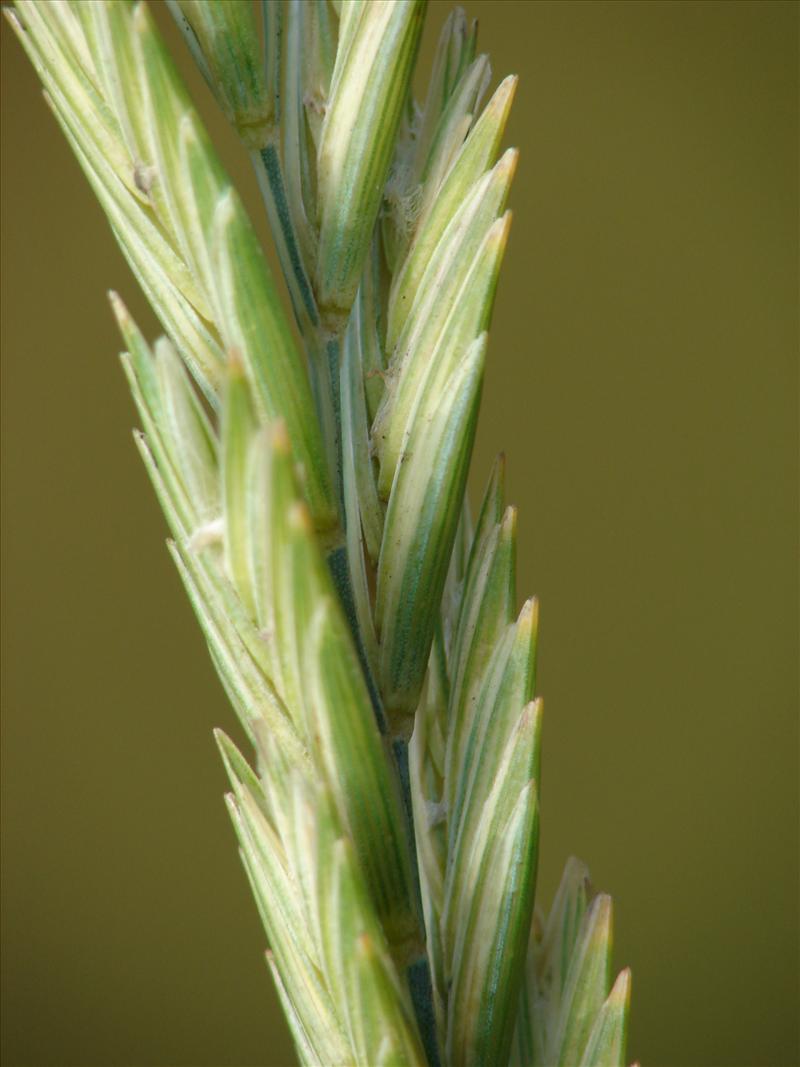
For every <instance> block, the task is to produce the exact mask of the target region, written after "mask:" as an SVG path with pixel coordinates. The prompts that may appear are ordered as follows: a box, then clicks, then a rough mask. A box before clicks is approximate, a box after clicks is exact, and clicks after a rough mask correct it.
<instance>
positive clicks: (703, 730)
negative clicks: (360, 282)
mask: <svg viewBox="0 0 800 1067" xmlns="http://www.w3.org/2000/svg"><path fill="white" fill-rule="evenodd" d="M448 9H449V5H447V4H444V3H434V4H433V5H432V7H431V11H430V20H429V27H428V40H427V45H426V48H425V50H424V52H423V57H422V62H423V69H425V64H426V63H427V61H428V58H429V56H430V52H431V49H432V45H433V42H434V40H435V37H436V34H437V32H438V27H439V26H440V25H441V22H442V21H443V18H444V16H445V15H446V13H447V10H448ZM467 10H468V13H469V14H470V15H476V16H478V17H479V18H480V19H481V23H482V45H483V47H484V48H485V49H488V50H489V51H490V52H491V54H492V59H493V64H494V70H495V72H496V74H497V75H498V76H499V75H502V74H504V73H506V72H508V71H518V72H519V74H520V75H521V82H520V88H519V95H518V99H517V103H516V108H515V112H514V117H513V120H512V122H511V127H510V131H509V137H508V141H509V143H515V144H519V145H520V146H521V148H522V158H521V164H520V168H519V172H518V177H517V181H516V186H515V190H514V193H513V197H512V206H513V208H514V211H515V216H516V217H515V223H514V228H513V231H512V239H511V244H510V248H509V252H508V255H507V260H506V265H505V270H504V277H503V281H502V283H501V287H500V291H499V296H498V301H497V306H496V312H495V320H494V325H493V339H492V345H491V363H490V370H489V372H488V377H487V381H486V388H485V407H484V411H483V415H482V422H481V427H480V433H479V440H478V444H477V448H476V455H475V464H474V475H473V482H472V491H473V494H477V493H478V492H480V490H481V487H482V485H483V483H484V481H485V479H486V476H487V474H488V471H489V467H490V463H491V461H492V458H493V456H494V455H495V453H496V452H497V451H498V450H500V449H501V448H502V449H505V450H506V451H507V454H508V457H509V476H508V481H509V494H510V499H511V500H512V501H515V502H517V503H518V504H519V506H520V530H521V543H520V571H521V574H520V595H521V596H522V595H523V594H526V593H528V592H530V591H535V592H536V593H537V594H538V595H539V596H540V598H541V609H542V625H541V645H540V684H539V689H540V691H541V692H542V693H543V694H544V696H545V701H546V708H547V718H546V729H545V751H544V779H543V789H544V800H543V829H542V853H541V863H540V872H541V873H540V886H541V897H540V899H541V900H542V901H543V902H545V903H548V902H549V900H550V898H551V895H552V892H553V890H554V888H555V885H556V884H557V880H558V877H559V874H560V870H561V868H562V865H563V863H564V860H565V859H566V857H567V855H568V854H569V853H571V852H575V853H577V854H578V855H580V856H581V857H582V858H584V859H585V860H586V861H587V863H588V864H589V865H590V867H591V870H592V873H593V876H594V881H595V883H596V884H597V886H598V887H602V888H603V889H605V890H608V891H610V892H611V893H613V895H614V898H615V902H616V960H615V962H616V964H617V965H618V966H619V967H621V966H623V965H624V964H630V965H631V966H632V967H633V974H634V994H633V1024H632V1032H631V1038H630V1047H629V1053H630V1056H629V1058H630V1059H631V1060H632V1059H633V1058H640V1059H641V1060H642V1061H643V1063H645V1064H648V1065H661V1067H670V1065H698V1067H700V1065H702V1067H711V1065H731V1067H733V1065H737V1067H740V1065H741V1067H744V1065H770V1067H772V1065H789V1064H794V1063H797V1062H798V1045H797V1005H798V976H797V966H798V910H797V909H798V899H799V898H798V765H797V763H798V725H797V718H796V696H797V689H796V684H797V675H796V652H797V638H798V635H797V619H796V612H795V603H796V599H795V598H796V591H797V553H796V549H797V542H796V529H797V527H796V520H797V466H796V459H797V452H796V444H797V438H796V404H797V362H796V361H797V349H796V342H797V319H796V295H797V290H796V283H797V258H796V254H797V244H796V242H797V167H796V164H797V127H796V120H797V7H796V6H795V5H794V4H791V3H755V4H749V3H593V4H582V3H555V4H550V3H536V4H535V3H523V2H505V3H500V2H497V0H495V2H491V3H489V2H486V3H478V2H474V3H468V4H467ZM159 17H160V18H161V20H162V23H163V24H164V26H165V29H166V30H167V32H168V34H169V37H170V39H171V40H172V41H173V42H174V43H175V46H176V52H177V54H178V56H179V59H180V62H181V64H182V66H183V67H184V69H188V77H189V79H190V81H191V85H192V87H193V88H194V89H196V91H197V98H198V100H199V101H200V105H201V108H202V110H203V113H204V114H205V115H206V117H207V120H208V122H209V123H210V125H211V127H212V128H213V132H214V134H215V135H216V136H217V137H218V138H219V143H220V144H221V145H222V148H223V152H224V155H225V158H226V160H227V162H228V165H229V167H230V168H231V169H232V170H233V171H234V172H235V175H236V177H237V179H238V180H239V181H240V184H241V187H242V188H243V189H244V191H245V193H246V196H247V197H248V198H249V202H250V204H251V205H252V210H253V212H254V213H257V212H259V210H260V209H259V205H258V201H257V196H256V194H255V183H254V180H253V178H252V176H251V175H250V173H249V170H248V165H247V163H246V161H245V159H244V158H243V155H242V153H241V152H240V150H239V148H238V146H237V145H236V143H235V141H234V139H233V137H232V136H231V134H230V133H229V131H228V130H227V129H226V128H225V126H224V124H223V122H222V120H221V118H220V116H219V114H218V113H217V111H216V109H215V107H214V105H213V102H212V101H211V99H210V97H209V94H208V93H207V92H206V90H205V87H204V86H203V85H202V84H201V83H200V82H199V79H198V78H197V77H196V76H195V74H194V72H193V71H192V70H191V69H190V68H189V65H188V64H187V62H186V56H185V54H184V51H183V49H182V47H181V46H180V43H179V42H177V40H176V35H175V33H174V32H173V31H172V27H171V25H170V23H169V19H168V17H167V13H166V11H165V9H163V8H161V9H160V11H159ZM2 34H3V44H2V47H3V52H2V59H3V68H2V78H3V81H2V107H3V112H2V114H3V142H4V149H3V161H2V162H3V173H2V177H3V184H2V198H3V199H2V203H3V285H4V289H3V294H4V298H3V369H4V389H3V437H4V448H3V464H4V478H3V497H4V511H3V517H4V528H5V533H4V539H3V553H4V560H3V562H4V586H5V591H4V613H5V614H4V626H3V668H4V671H3V674H4V707H3V711H4V719H3V721H4V745H3V815H4V831H3V832H4V849H3V851H4V855H3V859H4V876H3V913H4V933H3V996H4V1012H3V1045H2V1047H3V1056H4V1062H5V1063H6V1064H8V1065H20V1067H23V1065H25V1067H28V1065H29V1067H34V1065H53V1067H55V1065H66V1064H75V1065H87V1067H88V1065H101V1064H102V1065H123V1064H125V1065H127V1064H140V1065H166V1064H176V1065H177V1064H181V1065H184V1064H185V1065H189V1064H196V1065H201V1064H203V1065H205V1064H208V1065H233V1064H264V1065H284V1064H290V1063H292V1062H293V1056H292V1052H291V1045H290V1042H289V1039H288V1037H287V1033H286V1030H285V1027H284V1024H283V1022H282V1020H281V1018H280V1015H279V1012H278V1009H277V1006H276V1000H275V996H274V994H273V991H272V988H271V983H270V979H269V977H268V974H267V971H266V968H265V966H264V963H263V957H262V952H263V948H264V943H263V937H262V933H261V930H260V926H259V923H258V920H257V917H256V911H255V907H254V905H253V903H252V901H251V898H250V894H249V890H248V887H247V884H246V882H245V878H244V876H243V873H242V871H241V869H240V867H239V864H238V860H237V856H236V847H235V844H234V837H233V833H232V831H231V829H230V827H229V825H228V822H227V815H226V813H225V810H224V807H223V804H222V793H223V790H224V788H225V781H224V776H223V771H222V768H221V766H220V762H219V759H218V757H217V754H216V751H215V748H214V744H213V741H212V738H211V729H212V727H213V726H215V725H218V724H222V725H224V726H225V727H226V728H228V729H232V714H231V712H230V711H229V709H228V707H227V705H226V701H225V698H224V696H223V693H222V691H221V689H220V687H219V685H218V683H217V681H216V679H215V677H214V674H213V672H212V669H211V666H210V664H209V661H208V658H207V656H206V654H205V649H204V647H203V642H202V640H201V638H200V634H199V631H198V628H197V626H196V625H195V622H194V619H193V617H192V615H191V612H190V609H189V606H188V604H187V602H186V599H185V597H184V594H183V591H182V589H181V587H180V584H179V581H178V579H177V577H176V575H175V574H174V573H173V569H172V566H171V564H170V561H169V559H168V557H167V553H166V550H165V548H164V536H165V524H164V521H163V520H162V518H161V516H160V514H159V511H158V508H157V506H156V503H155V500H154V497H153V494H152V492H151V489H150V487H149V485H148V483H147V480H146V476H145V474H144V471H143V469H141V467H140V464H139V460H138V458H137V455H136V453H135V451H134V448H133V445H132V442H131V438H130V427H131V425H132V424H133V423H134V422H135V416H134V413H133V408H132V404H131V401H130V400H129V397H128V395H127V390H126V386H125V383H124V380H123V376H122V374H121V372H120V369H119V366H118V363H117V361H116V359H115V354H116V352H117V351H118V350H119V347H120V343H119V339H118V337H117V335H116V332H115V328H114V325H113V323H112V319H111V315H110V314H109V312H108V309H107V306H106V303H105V296H104V293H105V290H106V289H107V288H109V287H113V288H117V289H119V290H120V291H121V292H122V294H123V295H124V298H125V300H126V301H127V302H128V303H129V305H130V306H131V308H132V310H133V312H134V313H135V315H136V316H137V317H138V318H139V320H140V322H141V323H142V324H143V326H144V327H145V328H146V330H147V332H148V333H149V334H150V335H151V336H152V335H154V334H155V332H156V325H155V321H154V319H153V317H152V315H151V314H150V313H149V312H148V311H147V309H146V307H145V305H144V301H143V300H142V298H141V297H140V296H139V294H138V291H137V287H136V284H135V283H134V281H133V279H132V278H131V276H130V275H129V272H128V270H127V269H126V267H125V265H124V263H123V261H122V258H121V256H120V254H119V253H118V251H117V249H116V246H115V244H114V241H113V239H112V237H111V234H110V231H109V230H108V227H107V225H106V223H105V221H104V219H103V218H102V216H101V213H100V211H99V209H98V208H97V206H96V205H95V203H94V201H93V199H92V196H91V194H90V192H89V190H88V186H87V185H86V184H85V182H84V179H83V177H82V175H81V174H80V172H79V170H78V167H77V165H76V163H75V162H74V161H73V159H72V157H71V155H70V153H69V151H68V149H67V147H66V145H65V143H64V141H63V140H62V137H61V135H60V133H59V132H58V130H57V128H56V125H55V123H54V121H53V119H52V118H51V117H50V115H49V113H48V112H47V109H46V108H45V106H44V103H43V102H42V100H41V97H40V94H39V91H38V87H37V82H36V79H35V77H34V75H33V72H32V70H31V69H30V68H29V66H28V64H27V61H26V60H25V58H24V56H23V53H22V51H21V49H20V47H19V46H18V44H17V43H16V41H15V40H14V39H13V35H12V34H11V33H10V32H9V30H8V28H7V27H6V26H5V25H4V26H3V31H2ZM259 225H262V224H261V222H260V221H259ZM262 232H263V225H262Z"/></svg>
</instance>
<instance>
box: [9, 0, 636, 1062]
mask: <svg viewBox="0 0 800 1067" xmlns="http://www.w3.org/2000/svg"><path fill="white" fill-rule="evenodd" d="M168 6H169V8H170V10H171V11H172V13H173V15H174V16H175V18H176V21H177V22H178V25H179V26H180V28H181V30H182V31H183V33H184V36H185V38H186V40H187V43H188V45H189V47H190V49H191V52H192V55H193V56H194V59H195V60H196V62H197V64H198V66H199V67H200V69H201V71H202V73H203V75H204V77H205V79H206V81H207V82H208V84H209V86H210V88H211V90H212V92H213V93H214V95H215V97H216V99H217V101H218V102H219V104H220V106H221V107H222V109H223V110H224V112H225V113H226V115H227V116H228V118H229V119H230V121H231V123H232V124H233V126H234V128H235V129H236V130H237V132H238V133H239V135H240V137H241V139H242V142H243V143H244V145H245V147H246V148H247V149H248V151H249V152H250V153H251V156H252V159H253V162H254V164H255V166H256V171H257V174H258V176H259V182H260V184H261V188H262V192H263V194H264V199H265V204H266V208H267V212H268V216H269V220H270V224H271V227H272V230H273V235H274V238H275V244H276V249H277V252H278V256H279V259H280V261H281V266H282V270H283V273H284V277H285V280H286V283H287V288H288V291H289V296H290V299H291V303H292V307H293V311H294V314H295V319H296V324H297V326H298V329H299V333H300V337H301V341H302V346H303V348H304V350H305V351H304V353H303V354H302V355H301V354H300V352H298V350H297V348H296V346H295V343H294V341H293V339H292V335H291V331H290V328H289V326H288V323H287V322H286V320H285V317H284V315H283V312H282V311H281V308H280V304H279V302H278V299H277V297H276V294H275V291H274V287H273V285H272V282H271V279H270V276H269V273H268V270H267V268H266V264H265V261H264V259H263V254H262V250H261V248H260V247H259V245H258V242H257V240H256V238H255V235H254V231H253V229H252V227H251V225H250V223H249V221H248V219H247V216H246V214H245V212H244V209H243V207H242V205H241V203H240V201H239V199H238V196H237V194H236V193H235V191H234V190H233V188H232V187H231V185H230V182H229V180H228V178H227V176H226V175H225V173H224V171H223V169H222V167H221V165H220V163H219V161H218V159H217V157H216V154H215V152H214V150H213V148H212V146H211V144H210V143H209V139H208V137H207V135H206V133H205V131H204V129H203V126H202V124H201V122H200V120H199V119H198V117H197V115H196V114H195V112H194V110H193V108H192V106H191V104H190V102H189V100H188V96H187V94H186V91H185V89H184V88H183V86H182V84H181V82H180V79H179V78H178V76H177V74H176V72H175V70H174V68H173V66H172V63H171V61H170V59H169V57H168V55H167V53H166V51H165V49H164V46H163V44H162V42H161V39H160V37H159V34H158V32H157V30H156V28H155V25H154V23H153V21H152V18H151V16H150V15H149V13H148V11H147V8H146V6H145V5H144V4H143V3H136V4H129V3H127V2H121V0H95V2H92V3H81V2H76V0H69V2H60V0H38V2H34V0H17V3H16V11H17V16H16V28H17V30H18V32H19V34H20V37H21V39H22V40H23V43H24V44H25V47H26V48H27V50H28V52H29V54H30V56H31V58H32V60H33V62H34V64H35V65H36V68H37V70H38V71H39V73H40V76H41V78H42V81H43V83H44V85H45V88H46V90H47V94H48V99H49V102H50V104H51V106H52V108H53V110H54V112H55V114H56V117H57V118H58V120H59V123H60V124H61V126H62V128H63V130H64V132H65V134H66V136H67V138H68V139H69V141H70V144H71V145H72V147H73V149H74V151H75V153H76V155H77V157H78V159H79V161H80V163H81V166H82V167H83V169H84V171H85V172H86V174H87V177H88V178H89V180H90V182H91V183H92V186H93V188H94V190H95V192H96V194H97V196H98V199H99V200H100V202H101V204H102V206H103V208H104V210H105V211H106V213H107V215H108V217H109V220H110V222H111V225H112V228H113V230H114V233H115V235H116V237H117V240H118V241H119V243H120V246H121V248H122V250H123V252H124V254H125V255H126V257H127V259H128V262H129V263H130V265H131V267H132V269H133V271H134V273H135V274H136V276H137V278H138V279H139V281H140V282H141V284H142V287H143V289H144V291H145V293H146V294H147V296H148V298H149V299H150V301H151V303H152V304H153V307H154V309H155V311H156V313H157V314H158V316H159V318H160V320H161V323H162V325H163V328H164V330H165V332H166V334H167V337H166V338H161V339H160V340H158V341H157V342H156V344H155V345H154V346H153V348H152V349H151V348H150V346H149V345H148V344H147V343H146V342H145V340H144V338H143V337H142V335H141V334H140V332H139V331H138V329H137V328H136V326H135V325H134V323H133V322H132V320H131V319H130V316H129V315H128V313H127V312H126V310H125V308H124V306H123V305H122V303H121V301H120V300H119V298H118V297H116V296H114V297H112V302H113V304H114V309H115V313H116V315H117V319H118V322H119V324H120V328H121V331H122V334H123V336H124V338H125V343H126V346H127V350H128V351H127V352H126V353H125V354H124V355H123V364H124V366H125V370H126V373H127V375H128V379H129V382H130V386H131V390H132V393H133V396H134V399H135V402H136V405H137V409H138V412H139V417H140V419H141V425H142V431H143V432H141V433H137V435H136V441H137V445H138V448H139V450H140V452H141V455H142V458H143V460H144V463H145V465H146V467H147V470H148V472H149V474H150V476H151V479H152V481H153V484H154V487H155V490H156V492H157V495H158V497H159V500H160V502H161V505H162V507H163V509H164V512H165V515H166V517H167V520H168V522H169V526H170V529H171V534H172V539H171V541H170V551H171V553H172V555H173V558H174V560H175V563H176V566H177V568H178V570H179V572H180V574H181V577H182V579H183V581H184V584H185V586H186V589H187V593H188V595H189V597H190V600H191V602H192V604H193V606H194V609H195V612H196V614H197V617H198V620H199V622H200V625H201V627H202V629H203V632H204V635H205V637H206V640H207V643H208V647H209V650H210V653H211V656H212V659H213V661H214V664H215V666H216V668H217V671H218V673H219V676H220V679H221V681H222V683H223V685H224V687H225V690H226V692H227V693H228V695H229V697H230V700H231V703H232V704H233V706H234V708H235V710H236V712H237V713H238V715H239V718H240V720H241V723H242V725H243V727H244V730H245V732H246V734H247V737H248V739H249V741H250V742H251V743H252V745H253V748H254V752H255V764H254V767H253V766H251V765H250V763H249V762H248V761H247V760H246V759H245V757H244V756H243V755H242V754H241V753H240V752H239V751H238V749H237V748H236V747H235V746H234V744H233V743H232V742H231V741H230V740H229V739H228V738H227V737H226V736H225V734H223V733H221V732H219V733H218V735H217V739H218V743H219V746H220V751H221V754H222V758H223V761H224V764H225V767H226V770H227V773H228V777H229V779H230V784H231V792H230V794H229V796H228V798H227V801H228V807H229V810H230V813H231V818H232V820H233V824H234V827H235V829H236V833H237V836H238V839H239V844H240V851H241V855H242V860H243V863H244V866H245V869H246V871H247V875H248V878H249V880H250V883H251V886H252V890H253V893H254V896H255V899H256V902H257V905H258V908H259V912H260V914H261V917H262V920H263V923H264V926H265V930H266V934H267V938H268V941H269V944H270V951H269V953H268V959H269V963H270V967H271V969H272V972H273V975H274V977H275V982H276V985H277V988H278V992H279V995H280V997H281V1000H282V1003H283V1006H284V1009H285V1011H286V1015H287V1018H288V1020H289V1023H290V1026H291V1028H292V1032H293V1034H294V1037H295V1041H296V1044H297V1049H298V1053H299V1055H300V1057H301V1059H302V1061H303V1062H304V1063H309V1064H312V1063H313V1064H323V1065H326V1067H327V1065H336V1064H340V1065H351V1064H360V1065H365V1067H373V1065H378V1064H398V1065H399V1064H409V1065H412V1064H414V1065H417V1064H419V1065H424V1064H428V1065H431V1067H433V1065H436V1064H438V1063H446V1064H448V1065H453V1067H461V1065H464V1067H467V1065H470V1067H471V1065H479V1064H484V1065H489V1064H491V1065H494V1064H505V1063H507V1064H511V1065H514V1067H544V1065H556V1064H560V1065H562V1067H593V1065H594V1067H600V1065H606V1067H614V1065H618V1064H622V1063H623V1062H624V1054H625V1036H626V1028H627V1012H628V998H629V988H630V978H629V973H628V972H627V971H623V972H622V974H621V975H620V976H619V978H618V979H617V981H616V983H615V984H614V986H613V988H610V970H609V968H610V945H611V932H610V931H611V904H610V900H609V898H608V897H606V896H603V895H600V896H596V897H594V898H593V899H590V895H589V890H588V882H587V878H586V873H585V870H584V869H583V867H582V866H581V865H580V864H578V862H577V861H574V860H573V861H570V863H569V864H568V865H567V869H566V871H565V875H564V879H563V881H562V884H561V887H560V889H559V892H558V894H557V897H556V900H555V902H554V904H553V908H552V910H551V912H550V916H549V918H548V919H547V921H546V923H545V922H543V921H542V920H541V919H540V918H539V917H538V916H535V915H534V891H535V882H536V867H537V854H538V823H539V780H540V773H539V762H540V741H541V725H542V704H541V700H539V699H536V697H535V667H536V640H537V625H538V610H537V605H536V601H535V600H528V601H527V602H526V603H525V604H524V605H523V606H522V608H521V610H519V611H518V610H517V603H516V577H515V570H516V525H517V517H516V512H515V510H514V509H513V508H510V507H506V505H505V501H504V492H503V469H504V465H503V461H502V459H501V460H500V461H498V464H497V466H496V468H495V470H494V472H493V474H492V477H491V479H490V482H489V486H488V489H487V491H486V494H485V497H484V500H483V503H482V505H481V508H480V510H479V513H478V516H477V519H476V522H475V525H474V528H473V526H472V522H471V519H470V512H469V507H468V505H467V503H466V500H465V486H466V478H467V472H468V469H469V463H470V458H471V453H472V445H473V440H474V434H475V427H476V421H477V414H478V407H479V403H480V394H481V385H482V379H483V371H484V365H485V360H486V351H487V331H488V328H489V324H490V319H491V312H492V305H493V300H494V293H495V288H496V284H497V277H498V272H499V268H500V264H501V261H502V258H503V253H504V250H505V246H506V242H507V238H508V230H509V224H510V215H509V214H508V212H506V201H507V198H508V193H509V188H510V184H511V181H512V178H513V175H514V170H515V166H516V158H517V156H516V151H515V150H513V149H512V150H508V151H506V152H505V153H504V154H502V155H501V154H500V143H501V140H502V136H503V130H504V127H505V123H506V119H507V117H508V113H509V108H510V106H511V102H512V99H513V96H514V90H515V86H516V79H515V78H507V79H506V80H505V81H503V82H501V83H500V85H499V86H498V87H497V88H496V90H495V91H494V94H493V95H492V96H491V97H490V99H489V101H488V103H487V104H486V105H485V106H483V105H482V100H483V96H484V94H485V93H486V90H487V87H488V84H489V82H490V80H491V75H490V69H489V63H488V59H487V57H486V56H481V55H477V54H476V31H475V27H474V26H469V25H468V24H467V21H466V19H465V17H464V15H463V13H461V12H458V11H457V12H454V13H453V14H452V15H451V16H450V18H449V19H448V20H447V22H446V23H445V26H444V28H443V31H442V34H441V37H440V40H439V44H438V48H437V51H436V56H435V60H434V64H433V68H432V72H431V76H430V80H429V84H428V88H427V92H426V95H425V99H424V102H423V103H422V105H421V106H420V105H417V104H416V103H415V101H414V100H413V97H412V95H411V92H410V85H411V77H412V73H413V69H414V63H415V59H416V53H417V47H418V42H419V36H420V30H421V24H422V18H423V13H424V5H423V4H422V3H421V2H420V0H339V2H336V3H333V2H329V0H288V2H287V3H283V2H281V0H265V2H264V3H263V4H262V5H261V11H262V21H263V27H262V30H263V32H260V31H259V25H258V22H257V20H256V18H255V9H254V7H253V5H252V4H251V3H250V2H249V0H168Z"/></svg>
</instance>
